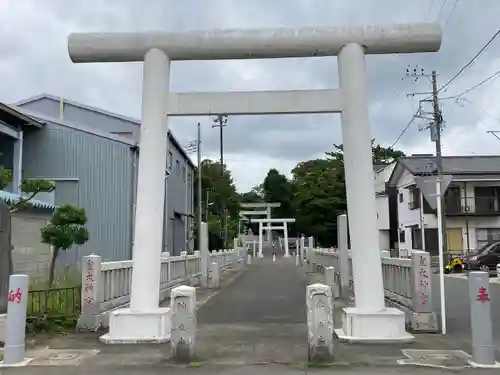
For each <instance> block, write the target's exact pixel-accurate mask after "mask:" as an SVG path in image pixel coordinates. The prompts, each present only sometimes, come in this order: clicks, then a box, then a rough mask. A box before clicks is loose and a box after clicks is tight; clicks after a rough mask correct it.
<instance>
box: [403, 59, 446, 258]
mask: <svg viewBox="0 0 500 375" xmlns="http://www.w3.org/2000/svg"><path fill="white" fill-rule="evenodd" d="M406 77H407V78H411V79H414V82H417V81H418V80H419V79H420V78H421V77H427V78H430V79H431V82H432V92H431V93H429V92H414V93H410V94H407V96H415V95H429V94H430V96H429V97H427V98H426V99H424V100H421V101H420V103H422V102H432V108H433V110H432V113H425V114H427V115H431V117H432V118H428V117H425V116H422V112H421V111H419V115H418V116H416V117H419V118H423V119H426V120H429V121H430V122H431V124H430V126H428V127H425V129H428V128H430V131H431V141H432V142H434V143H435V145H436V159H435V163H436V169H437V178H438V181H440V182H442V181H443V156H442V153H441V133H442V130H443V115H442V113H441V109H440V108H439V96H438V93H439V90H438V85H437V73H436V71H435V70H433V71H432V73H431V75H430V77H429V75H428V74H425V72H424V69H423V68H421V67H419V66H417V67H416V68H414V69H411V68H410V67H408V68H407V69H406ZM436 199H440V203H441V219H440V220H441V223H442V231H441V236H442V237H443V251H446V250H447V249H448V241H447V238H446V214H445V212H446V209H445V203H446V202H445V199H444V192H442V194H441V196H439V197H436Z"/></svg>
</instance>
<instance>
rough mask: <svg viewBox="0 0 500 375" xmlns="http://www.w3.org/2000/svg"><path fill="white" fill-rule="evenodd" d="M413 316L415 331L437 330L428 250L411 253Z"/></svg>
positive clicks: (412, 326) (412, 321)
mask: <svg viewBox="0 0 500 375" xmlns="http://www.w3.org/2000/svg"><path fill="white" fill-rule="evenodd" d="M410 272H411V300H412V307H411V318H410V325H411V328H412V330H413V331H420V332H437V330H438V324H437V318H436V313H435V312H434V307H433V305H432V285H431V277H432V273H431V258H430V255H429V253H428V252H425V251H413V252H412V253H411V271H410Z"/></svg>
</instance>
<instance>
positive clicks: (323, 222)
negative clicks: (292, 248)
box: [292, 159, 346, 245]
mask: <svg viewBox="0 0 500 375" xmlns="http://www.w3.org/2000/svg"><path fill="white" fill-rule="evenodd" d="M292 174H293V184H294V186H295V189H294V195H293V207H294V211H295V218H296V221H297V229H298V231H300V232H301V233H303V234H305V235H307V236H314V237H315V238H316V239H317V240H318V241H319V242H320V243H322V244H323V245H332V244H336V237H337V235H336V221H337V216H338V215H340V214H342V213H344V212H345V210H346V199H345V183H344V173H343V163H342V162H341V161H337V160H325V159H316V160H309V161H306V162H301V163H299V164H298V165H297V166H296V167H295V168H294V169H293V170H292Z"/></svg>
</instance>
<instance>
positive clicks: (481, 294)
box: [477, 286, 490, 303]
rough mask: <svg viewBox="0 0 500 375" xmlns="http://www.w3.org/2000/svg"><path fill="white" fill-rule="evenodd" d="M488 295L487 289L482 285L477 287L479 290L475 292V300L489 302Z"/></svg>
mask: <svg viewBox="0 0 500 375" xmlns="http://www.w3.org/2000/svg"><path fill="white" fill-rule="evenodd" d="M489 300H490V296H489V295H488V291H487V290H486V288H485V287H484V286H482V287H481V288H479V291H478V293H477V301H479V302H481V303H485V302H489Z"/></svg>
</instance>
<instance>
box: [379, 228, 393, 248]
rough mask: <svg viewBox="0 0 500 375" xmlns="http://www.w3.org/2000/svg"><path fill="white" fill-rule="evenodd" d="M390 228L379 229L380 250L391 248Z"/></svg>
mask: <svg viewBox="0 0 500 375" xmlns="http://www.w3.org/2000/svg"><path fill="white" fill-rule="evenodd" d="M389 243H390V241H389V230H379V231H378V244H379V247H380V250H390V245H389Z"/></svg>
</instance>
